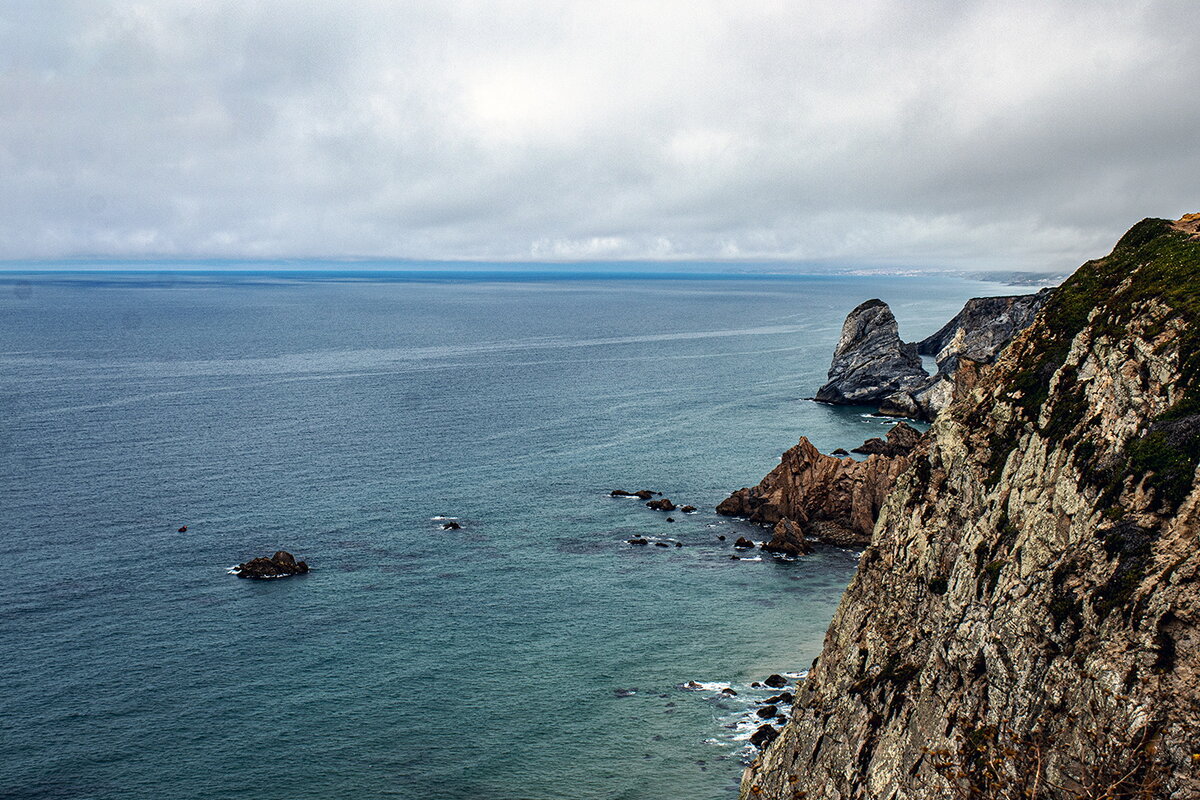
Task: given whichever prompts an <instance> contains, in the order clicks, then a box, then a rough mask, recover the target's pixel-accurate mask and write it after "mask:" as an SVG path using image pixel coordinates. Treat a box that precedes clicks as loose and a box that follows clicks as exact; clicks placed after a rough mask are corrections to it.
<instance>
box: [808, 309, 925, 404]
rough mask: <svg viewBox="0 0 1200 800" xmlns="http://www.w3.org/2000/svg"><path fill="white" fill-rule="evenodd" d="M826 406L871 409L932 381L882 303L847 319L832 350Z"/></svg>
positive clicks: (822, 393) (823, 396) (821, 395)
mask: <svg viewBox="0 0 1200 800" xmlns="http://www.w3.org/2000/svg"><path fill="white" fill-rule="evenodd" d="M828 378H829V382H828V383H826V384H825V385H824V386H822V387H821V388H820V389H819V390H817V396H816V399H817V400H819V401H821V402H823V403H838V404H842V405H868V404H875V403H878V402H879V401H880V400H882V399H883V398H885V397H887V396H888V395H890V394H895V393H896V392H899V391H902V390H905V389H912V388H915V387H916V386H918V385H920V384H921V383H923V382H925V381H926V380H928V379H929V373H928V372H926V371H925V368H924V367H923V366H921V357H920V356H919V355H917V347H916V345H913V344H905V343H904V342H903V341H902V340H901V339H900V332H899V327H898V326H897V324H896V317H895V316H894V315H893V314H892V310H891V309H890V308H889V307H888V304H887V303H885V302H883V301H882V300H868V301H867V302H865V303H863V304H861V305H859V306H858V307H857V308H855V309H854V310H853V311H851V312H850V314H849V315H848V316H847V317H846V321H845V323H843V325H842V335H841V338H839V339H838V343H837V347H836V348H835V349H834V351H833V363H832V364H831V365H830V367H829V376H828Z"/></svg>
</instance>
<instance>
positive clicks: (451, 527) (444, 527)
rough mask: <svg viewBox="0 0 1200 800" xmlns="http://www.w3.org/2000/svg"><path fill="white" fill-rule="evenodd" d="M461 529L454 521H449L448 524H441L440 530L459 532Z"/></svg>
mask: <svg viewBox="0 0 1200 800" xmlns="http://www.w3.org/2000/svg"><path fill="white" fill-rule="evenodd" d="M461 529H462V525H459V524H458V523H457V522H455V521H454V520H450V521H449V522H444V523H442V530H444V531H457V530H461Z"/></svg>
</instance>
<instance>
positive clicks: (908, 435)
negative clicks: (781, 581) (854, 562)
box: [717, 423, 920, 547]
mask: <svg viewBox="0 0 1200 800" xmlns="http://www.w3.org/2000/svg"><path fill="white" fill-rule="evenodd" d="M919 440H920V434H917V432H916V431H915V430H913V429H912V428H911V427H909V426H908V425H905V424H904V423H900V424H899V425H897V426H896V427H895V428H893V429H892V430H891V431H890V432H889V433H888V439H887V442H886V443H883V444H884V445H885V446H888V447H887V449H888V452H890V453H892V455H881V454H876V455H871V456H868V457H867V459H866V460H865V461H854V460H852V459H848V458H835V457H834V456H827V455H824V454H822V453H821V452H820V451H818V450H817V448H816V447H814V446H813V444H812V442H810V441H808V439H807V438H804V437H801V439H800V443H799V444H797V445H796V446H795V447H793V448H792V449H791V450H788V451H787V452H786V453H784V454H783V458H782V459H781V460H780V462H779V466H777V467H775V469H773V470H771V472H770V473H769V474H768V475H767V476H766V477H765V478H763V479H762V482H761V483H759V484H758V485H757V486H752V487H749V488H745V489H739V490H737V491H736V492H734V493H733V494H732V495H730V496H729V497H727V498H726V499H725V500H722V501H721V503H720V505H718V506H717V513H718V514H724V515H726V516H732V517H745V518H747V519H749V520H750V521H751V522H758V523H761V524H764V525H775V524H777V523H778V522H780V521H781V520H783V519H785V518H786V519H788V520H791V521H792V522H793V523H794V524H796V525H798V526H799V527H800V530H801V531H803V533H804V534H807V535H809V536H815V537H817V538H819V539H820V540H821V541H823V542H828V543H830V544H835V545H839V546H842V547H851V546H854V545H861V544H865V543H866V542H867V541H868V539H869V538H870V536H871V529H872V528H874V527H875V519H876V517H877V516H878V515H879V509H880V508H881V507H882V505H883V500H884V498H885V497H886V496H887V494H888V492H889V491H891V489H892V487H893V485H894V484H895V482H896V478H897V477H898V476H899V475H900V474H901V473H902V472H904V470H905V469H907V468H908V463H909V459H908V456H907V455H906V454H907V453H908V452H909V451H910V450H912V448H913V447H914V446H915V445H916V444H917V442H918V441H919Z"/></svg>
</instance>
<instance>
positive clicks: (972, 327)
mask: <svg viewBox="0 0 1200 800" xmlns="http://www.w3.org/2000/svg"><path fill="white" fill-rule="evenodd" d="M1052 291H1053V290H1052V289H1043V290H1042V291H1040V292H1038V293H1037V294H1019V295H1010V296H1008V297H974V298H972V299H970V300H968V301H967V302H966V305H964V306H963V308H962V311H959V312H958V313H957V314H955V315H954V318H953V319H951V320H950V321H949V322H947V323H946V324H945V325H944V326H943V327H942V329H941V330H939V331H938V332H937V333H935V334H933V335H932V336H929V337H928V338H925V339H922V340H921V341H919V342H917V352H918V353H920V354H921V355H923V356H934V358H935V360H936V361H937V365H938V371H939V372H953V371H954V370H955V369H956V368H957V365H956V364H955V361H956V360H957V359H958V357H959V356H963V357H966V358H969V359H971V360H972V361H980V362H983V363H987V362H989V361H991V360H992V359H993V358H994V357H995V355H996V353H998V352H999V351H1000V350H1002V349H1004V347H1005V346H1006V345H1007V344H1008V343H1009V342H1011V341H1012V340H1013V337H1014V336H1016V335H1017V334H1018V333H1019V332H1021V331H1023V330H1025V328H1027V327H1029V325H1030V323H1032V322H1033V316H1034V314H1036V313H1037V310H1038V309H1039V308H1041V307H1042V304H1044V303H1045V302H1046V300H1047V299H1048V298H1049V296H1050V293H1051V292H1052Z"/></svg>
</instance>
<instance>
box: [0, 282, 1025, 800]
mask: <svg viewBox="0 0 1200 800" xmlns="http://www.w3.org/2000/svg"><path fill="white" fill-rule="evenodd" d="M1001 291H1003V290H1002V289H1001V288H1000V287H995V286H991V285H984V284H979V283H974V282H968V281H958V280H945V279H938V280H937V281H936V282H930V281H924V280H918V279H899V278H896V279H878V278H876V279H867V278H787V279H783V278H756V279H746V278H742V279H719V278H716V277H713V276H708V277H706V278H703V279H701V278H688V277H678V278H669V279H667V278H658V279H637V280H635V279H628V278H622V277H619V276H618V277H606V278H589V279H579V278H570V277H564V276H555V275H543V276H539V277H538V279H536V280H530V279H529V277H528V276H520V275H505V276H491V277H486V276H484V277H481V276H475V277H471V278H466V277H463V276H452V277H446V276H441V277H439V278H438V279H436V280H435V279H433V278H431V276H420V279H413V278H411V277H410V278H408V279H405V278H403V277H402V276H380V275H366V276H356V277H355V279H353V280H345V279H341V278H337V277H336V276H331V275H322V274H309V275H303V276H298V275H294V276H283V277H279V276H275V277H271V276H262V275H188V276H180V275H170V274H167V275H158V276H148V275H58V276H41V277H37V276H15V277H12V278H5V277H3V276H0V418H2V420H3V425H2V427H0V558H2V559H3V563H4V564H5V579H4V581H3V582H0V656H2V657H0V685H2V686H3V687H4V691H3V692H2V693H0V796H4V797H20V798H162V797H205V798H251V797H253V798H281V799H282V798H370V797H398V798H414V799H416V798H430V799H438V800H442V799H444V800H458V799H459V798H474V799H477V800H491V799H495V800H552V799H553V800H566V799H568V798H581V799H587V800H592V799H593V798H596V799H599V798H614V799H615V798H623V799H624V798H627V799H629V800H634V799H636V798H668V800H669V799H671V798H680V799H681V800H684V799H686V800H706V798H712V799H713V800H718V799H719V798H729V797H731V796H733V793H734V788H733V787H734V786H735V784H736V781H737V778H738V775H739V773H740V769H741V764H740V760H741V758H742V757H743V755H744V752H745V750H744V742H742V741H739V740H738V738H737V737H738V735H739V734H741V735H743V736H744V734H745V731H744V730H742V729H736V728H729V727H726V726H727V725H732V724H735V723H736V722H737V720H738V719H739V718H740V717H741V716H742V715H744V713H745V711H746V702H745V701H747V700H749V699H752V698H753V697H761V696H762V695H761V694H756V693H754V692H746V691H745V689H746V684H748V683H749V682H750V681H753V680H759V679H761V678H763V677H765V676H766V675H767V674H769V673H771V672H785V671H792V672H796V671H800V670H803V669H804V668H805V667H806V666H807V665H808V664H809V663H810V662H811V660H812V658H813V657H814V656H815V655H816V654H817V652H818V650H819V647H820V642H821V638H822V636H823V633H824V629H825V627H826V625H827V624H828V622H829V619H830V617H831V616H832V613H833V610H834V607H835V606H836V603H837V600H838V596H839V594H840V593H841V591H842V589H843V588H844V586H845V584H846V582H847V581H848V580H849V578H850V575H851V573H852V570H853V568H854V564H855V554H853V553H850V552H846V551H841V550H836V549H826V550H821V551H819V552H817V553H816V554H814V555H812V556H809V557H805V558H803V559H800V560H797V561H790V562H789V561H779V560H775V559H772V558H767V559H765V560H760V561H746V560H743V561H731V560H730V558H729V555H730V553H731V552H732V551H731V549H730V547H729V543H730V542H732V540H733V539H735V538H736V537H737V536H738V535H742V534H748V535H751V536H756V537H757V538H760V539H761V538H762V536H761V531H759V530H758V529H756V528H753V527H749V526H745V525H743V524H741V523H738V522H736V521H731V520H724V519H721V518H718V517H716V516H715V515H714V514H713V513H712V507H713V506H714V505H715V504H716V503H717V502H718V501H719V500H720V499H721V498H723V497H724V496H725V495H726V494H727V493H728V492H729V491H730V490H732V489H735V488H737V487H740V486H743V485H748V484H751V483H754V482H756V481H757V480H758V479H759V478H760V477H761V476H762V475H763V474H764V473H765V472H766V471H767V470H769V469H770V468H771V466H773V465H774V463H776V461H777V458H778V455H779V453H780V452H781V451H782V450H784V449H786V448H787V447H788V446H790V445H792V444H794V443H795V440H796V439H797V438H798V437H799V436H800V435H801V434H807V435H808V436H809V437H810V438H811V439H812V440H813V441H814V442H815V443H816V444H817V446H818V447H821V448H823V449H825V450H829V449H833V448H835V447H838V446H846V445H853V444H857V443H858V442H861V441H862V440H863V439H864V438H866V437H867V436H870V435H877V434H879V433H881V432H882V431H883V430H885V428H883V427H882V426H881V424H880V422H879V421H878V420H875V419H870V418H865V417H863V416H862V414H861V411H862V410H861V409H835V408H829V407H824V406H820V405H817V404H814V403H811V402H807V401H804V400H802V399H801V398H803V397H806V396H809V395H811V394H812V393H813V392H814V391H815V389H816V388H817V386H818V385H819V384H820V383H821V379H822V377H823V375H824V370H825V369H826V367H827V366H828V359H829V354H830V352H831V349H832V346H833V343H834V342H835V341H836V338H837V334H838V331H839V329H840V325H841V321H842V318H843V317H844V315H845V313H846V312H847V311H848V310H849V309H850V308H851V307H853V306H854V305H856V304H857V303H858V302H860V301H861V300H863V299H866V298H868V297H874V296H879V297H883V298H884V299H886V300H888V301H889V302H890V303H891V304H892V306H893V308H894V309H895V311H896V313H897V316H898V317H899V318H900V321H901V326H902V331H903V333H904V334H905V335H906V336H907V337H909V338H918V337H920V336H924V335H926V334H928V333H931V332H932V331H933V330H935V329H936V328H938V327H940V325H941V324H942V323H943V322H944V321H945V320H946V319H948V318H949V317H950V316H951V315H952V314H953V313H954V312H955V311H957V309H958V308H959V306H961V303H962V302H963V300H965V299H966V298H967V297H970V296H972V295H978V294H984V293H990V294H996V293H1000V292H1001ZM643 487H648V488H652V489H658V490H661V491H664V492H666V493H667V494H668V495H669V496H670V497H671V498H672V499H674V500H675V501H676V502H678V503H681V504H682V503H691V504H694V505H696V506H699V507H700V509H701V510H700V512H699V513H697V514H694V515H687V516H684V515H681V514H674V515H673V516H674V517H675V519H676V520H677V521H676V522H675V523H667V522H666V521H665V517H666V515H663V514H659V513H656V512H652V511H650V510H648V509H646V508H644V507H643V506H642V505H641V504H640V503H638V502H636V501H628V500H617V499H612V498H610V497H608V496H607V493H608V490H610V489H613V488H627V489H637V488H643ZM438 516H453V517H457V518H458V519H459V520H460V521H461V522H462V524H463V525H464V528H463V530H461V531H457V532H443V531H442V530H441V529H440V524H439V522H438V521H437V520H435V519H433V518H434V517H438ZM184 524H186V525H187V526H188V532H187V533H185V534H180V533H177V532H176V529H177V528H178V527H179V526H181V525H184ZM635 534H637V535H645V536H650V537H652V538H657V539H663V540H670V541H672V542H674V541H680V542H682V543H683V544H684V546H683V547H680V548H676V547H670V548H657V547H647V548H634V547H630V546H629V545H626V544H625V543H624V542H625V540H626V539H628V538H630V537H631V536H633V535H635ZM718 534H724V535H727V536H728V537H729V539H728V541H726V542H720V541H718V540H717V538H716V537H717V535H718ZM278 548H286V549H288V550H290V551H291V552H293V553H295V554H296V555H297V556H298V557H301V558H305V559H307V560H308V561H309V562H310V564H312V565H313V567H314V568H315V570H314V572H313V573H312V574H310V575H308V576H305V577H301V578H294V579H289V580H284V581H272V582H251V581H242V580H238V579H236V578H233V577H231V576H230V575H228V574H226V571H225V570H226V568H227V567H228V566H230V565H232V564H235V563H237V562H239V561H243V560H246V559H249V558H251V557H254V556H257V555H264V554H269V553H271V552H273V551H274V550H276V549H278ZM688 680H698V681H703V682H722V681H723V682H729V683H732V684H733V685H734V686H735V687H737V688H738V689H740V690H743V693H742V695H741V696H740V697H739V698H738V699H737V700H720V699H717V698H716V697H715V696H714V695H715V690H714V689H709V690H701V691H693V690H686V689H682V688H680V684H682V683H683V682H685V681H688Z"/></svg>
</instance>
